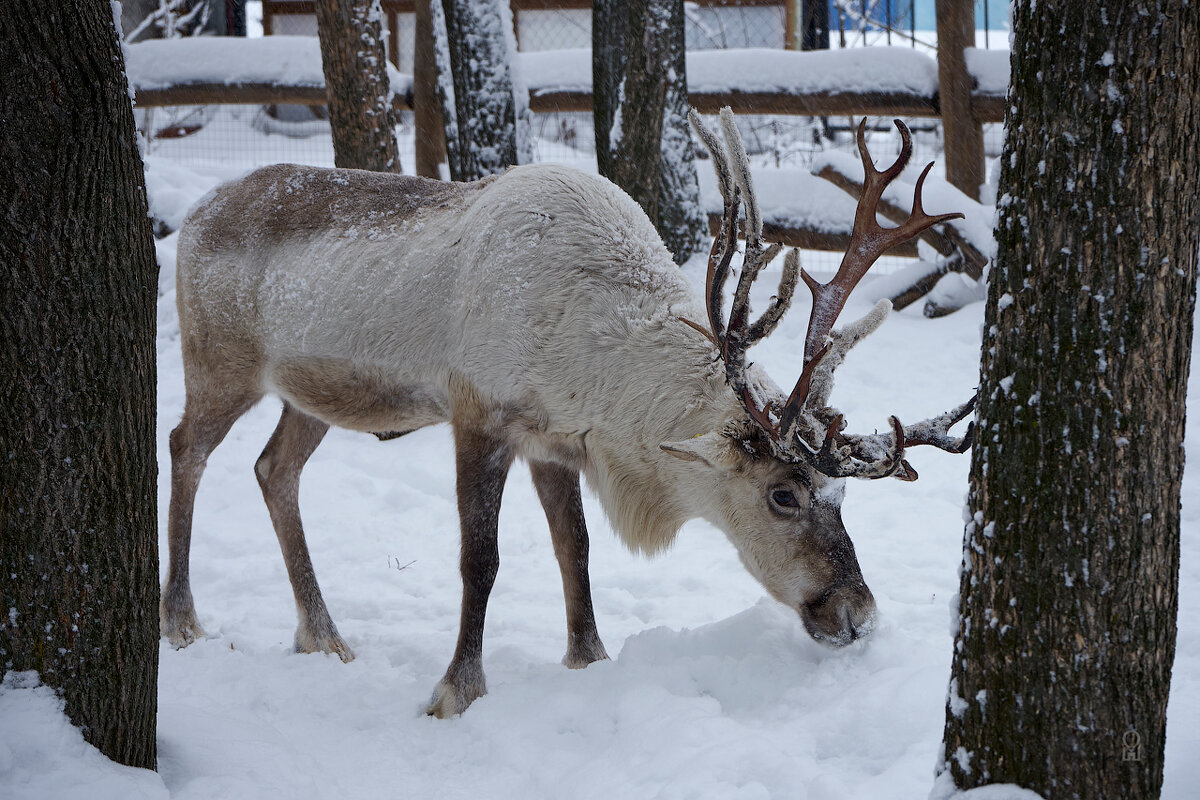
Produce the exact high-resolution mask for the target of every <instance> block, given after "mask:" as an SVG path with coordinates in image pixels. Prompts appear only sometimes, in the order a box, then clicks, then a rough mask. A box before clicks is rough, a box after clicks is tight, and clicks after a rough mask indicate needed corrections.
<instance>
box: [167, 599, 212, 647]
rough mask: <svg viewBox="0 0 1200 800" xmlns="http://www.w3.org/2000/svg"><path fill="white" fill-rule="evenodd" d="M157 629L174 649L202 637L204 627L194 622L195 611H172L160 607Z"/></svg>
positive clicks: (185, 645)
mask: <svg viewBox="0 0 1200 800" xmlns="http://www.w3.org/2000/svg"><path fill="white" fill-rule="evenodd" d="M158 624H159V630H160V631H161V633H162V635H163V636H164V637H166V639H167V641H168V642H170V643H171V646H172V647H174V648H175V649H176V650H180V649H182V648H184V647H187V646H188V645H189V644H191V643H192V642H194V641H196V640H197V639H202V638H204V629H203V628H201V627H200V623H198V622H196V612H195V610H193V609H188V610H187V611H185V612H173V611H168V610H167V609H165V608H164V609H162V611H161V612H160V613H159V623H158Z"/></svg>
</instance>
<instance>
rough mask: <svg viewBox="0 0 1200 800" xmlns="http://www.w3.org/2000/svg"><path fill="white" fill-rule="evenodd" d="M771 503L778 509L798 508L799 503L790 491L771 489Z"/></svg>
mask: <svg viewBox="0 0 1200 800" xmlns="http://www.w3.org/2000/svg"><path fill="white" fill-rule="evenodd" d="M771 502H772V503H773V504H774V505H777V506H779V507H780V508H799V507H800V501H799V500H797V499H796V495H795V493H794V492H792V491H791V490H790V489H772V490H771Z"/></svg>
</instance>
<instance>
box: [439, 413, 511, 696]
mask: <svg viewBox="0 0 1200 800" xmlns="http://www.w3.org/2000/svg"><path fill="white" fill-rule="evenodd" d="M454 445H455V460H456V469H457V481H458V486H457V493H458V516H459V524H460V526H461V528H462V549H461V553H460V557H459V566H460V569H461V572H462V582H463V600H462V617H461V619H460V621H459V628H458V645H457V647H456V648H455V650H454V658H453V659H452V660H451V661H450V666H449V667H447V668H446V674H445V676H443V677H442V680H441V681H440V682H439V683H438V685H437V686H436V687H434V690H433V698H432V699H431V700H430V702H429V706H428V707H427V708H426V709H425V713H427V714H430V715H431V716H435V717H438V718H441V719H445V718H447V717H452V716H454V715H456V714H461V713H462V712H463V711H465V710H466V709H467V706H469V705H470V704H471V703H472V702H473V701H474V700H475V699H476V698H479V697H482V696H483V695H485V694H487V682H486V680H485V678H484V674H483V622H484V617H485V616H486V614H487V602H488V596H489V595H490V594H491V591H492V584H493V583H494V582H495V580H496V572H497V570H498V569H499V567H500V551H499V547H498V544H497V524H498V522H499V517H500V499H501V496H502V494H503V492H504V481H505V478H506V477H507V476H508V468H509V466H511V464H512V460H513V453H512V448H511V447H509V445H508V444H506V443H505V442H504V441H503V439H502V438H501V437H500V436H496V435H494V434H493V433H491V432H487V431H480V430H478V429H475V428H472V427H470V426H469V424H462V423H460V422H458V421H455V423H454Z"/></svg>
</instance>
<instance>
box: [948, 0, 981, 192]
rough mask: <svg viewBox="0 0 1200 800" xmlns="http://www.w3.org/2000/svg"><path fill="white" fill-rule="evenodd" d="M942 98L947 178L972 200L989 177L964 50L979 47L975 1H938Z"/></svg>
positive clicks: (972, 82)
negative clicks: (973, 111)
mask: <svg viewBox="0 0 1200 800" xmlns="http://www.w3.org/2000/svg"><path fill="white" fill-rule="evenodd" d="M937 35H938V99H939V103H940V109H941V113H942V131H943V133H944V136H945V142H946V179H947V180H948V181H950V183H952V184H954V185H955V186H957V187H958V188H959V189H961V190H962V191H963V193H964V194H966V195H967V196H968V197H970V198H971V199H972V200H978V199H979V185H980V184H982V183H983V182H984V180H985V178H986V175H985V170H984V157H983V126H982V125H980V124H979V120H977V119H975V116H974V115H973V114H972V113H971V89H972V86H973V84H974V80H973V79H972V78H971V76H970V75H969V74H968V73H967V60H966V55H965V53H964V51H965V49H966V48H968V47H974V46H975V3H974V0H937Z"/></svg>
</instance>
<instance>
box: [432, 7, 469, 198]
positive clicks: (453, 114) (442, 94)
mask: <svg viewBox="0 0 1200 800" xmlns="http://www.w3.org/2000/svg"><path fill="white" fill-rule="evenodd" d="M429 24H430V26H431V27H432V28H433V48H434V50H433V52H434V57H435V59H436V62H437V94H438V101H439V103H440V104H441V107H442V130H443V132H444V136H443V137H442V140H443V142H444V144H445V146H446V166H447V167H448V168H449V170H450V177H451V178H454V176H456V175H462V174H463V163H462V160H461V159H460V158H459V155H458V110H457V106H456V104H455V102H454V72H453V70H452V69H451V68H450V41H449V39H448V38H447V34H446V12H445V10H444V9H443V8H442V3H441V0H429Z"/></svg>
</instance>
